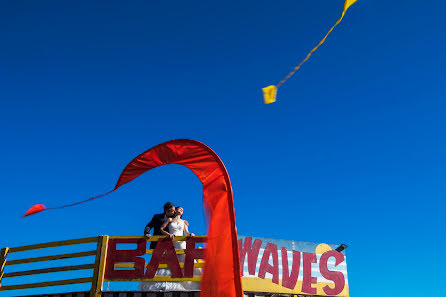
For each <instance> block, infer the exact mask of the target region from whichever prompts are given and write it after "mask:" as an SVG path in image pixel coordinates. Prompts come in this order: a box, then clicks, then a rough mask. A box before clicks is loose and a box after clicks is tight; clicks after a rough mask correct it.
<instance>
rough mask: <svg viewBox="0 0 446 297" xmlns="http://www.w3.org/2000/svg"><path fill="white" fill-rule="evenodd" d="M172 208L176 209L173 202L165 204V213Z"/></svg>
mask: <svg viewBox="0 0 446 297" xmlns="http://www.w3.org/2000/svg"><path fill="white" fill-rule="evenodd" d="M172 207H174V206H173V203H172V202H166V204H164V212H166V210H169V209H171V208H172Z"/></svg>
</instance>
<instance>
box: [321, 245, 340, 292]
mask: <svg viewBox="0 0 446 297" xmlns="http://www.w3.org/2000/svg"><path fill="white" fill-rule="evenodd" d="M330 257H335V259H336V263H335V266H338V265H339V264H340V263H342V262H344V260H345V258H344V255H343V254H342V253H340V252H338V251H328V252H325V253H323V254H322V256H321V259H320V262H319V269H320V272H321V274H322V276H323V277H325V278H326V279H328V280H332V281H333V282H334V283H335V287H334V288H333V289H332V288H330V287H329V286H325V287H324V288H323V290H324V292H325V294H327V295H338V294H339V293H341V292H342V290H344V286H345V278H344V274H343V273H342V272H340V271H331V270H328V267H327V262H328V258H330Z"/></svg>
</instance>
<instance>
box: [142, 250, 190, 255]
mask: <svg viewBox="0 0 446 297" xmlns="http://www.w3.org/2000/svg"><path fill="white" fill-rule="evenodd" d="M153 251H154V250H146V255H151V254H153ZM175 252H176V253H177V255H184V254H185V253H184V250H183V249H175Z"/></svg>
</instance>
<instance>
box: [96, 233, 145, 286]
mask: <svg viewBox="0 0 446 297" xmlns="http://www.w3.org/2000/svg"><path fill="white" fill-rule="evenodd" d="M119 243H136V244H137V248H136V249H134V250H131V249H122V250H121V249H117V247H116V246H117V244H119ZM146 243H147V241H146V240H145V239H143V238H140V239H124V238H122V239H109V240H108V249H107V258H106V264H105V278H106V279H135V278H141V277H142V276H144V265H145V263H146V261H145V260H144V258H141V257H140V256H143V255H144V254H145V253H146V245H147V244H146ZM115 263H135V269H133V270H116V269H115Z"/></svg>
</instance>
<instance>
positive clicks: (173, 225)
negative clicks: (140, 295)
mask: <svg viewBox="0 0 446 297" xmlns="http://www.w3.org/2000/svg"><path fill="white" fill-rule="evenodd" d="M183 212H184V210H183V208H182V207H181V206H177V207H176V208H175V216H174V217H173V218H169V219H168V220H166V222H164V224H163V225H162V226H161V228H160V229H161V233H162V234H164V235H168V236H169V237H170V239H172V240H173V239H174V238H175V236H184V235H186V236H195V234H194V233H190V232H189V228H188V226H189V223H188V222H187V221H185V220H183V219H182V218H181V217H182V216H183ZM166 228H167V229H168V231H166V230H165V229H166ZM173 246H174V248H175V249H185V248H186V242H185V241H174V242H173ZM184 258H185V256H184V254H181V255H178V260H179V262H180V263H184ZM156 275H157V276H170V275H171V273H170V269H163V268H161V269H158V271H157V273H156ZM194 275H201V269H194ZM139 287H140V290H141V291H191V290H200V283H199V282H191V281H184V282H140V286H139Z"/></svg>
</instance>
